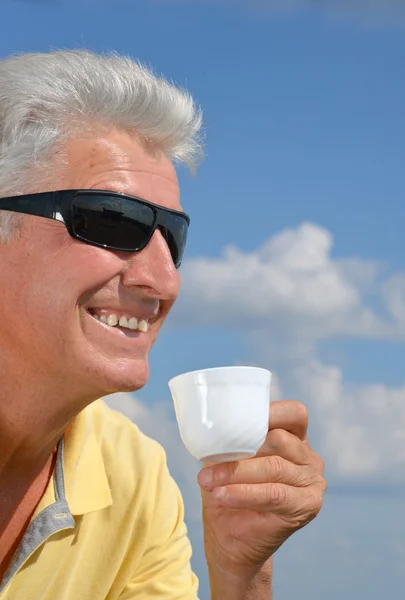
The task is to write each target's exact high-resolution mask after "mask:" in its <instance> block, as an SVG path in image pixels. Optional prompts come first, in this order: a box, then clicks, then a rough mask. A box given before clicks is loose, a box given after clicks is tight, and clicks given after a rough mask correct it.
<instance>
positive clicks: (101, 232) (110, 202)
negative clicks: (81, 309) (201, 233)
mask: <svg viewBox="0 0 405 600" xmlns="http://www.w3.org/2000/svg"><path fill="white" fill-rule="evenodd" d="M0 210H10V211H13V212H17V213H24V214H27V215H35V216H38V217H46V218H48V219H55V220H56V221H60V222H62V223H64V224H65V226H66V229H67V230H68V232H69V234H70V235H71V236H72V237H73V238H76V239H78V240H81V241H82V242H86V243H87V244H92V245H93V246H99V247H100V248H108V249H109V250H118V251H122V252H139V251H140V250H142V249H143V248H145V246H146V245H147V244H148V243H149V242H150V240H151V238H152V235H153V233H154V232H155V230H156V229H159V231H160V232H161V234H162V235H163V237H164V239H165V240H166V243H167V246H168V248H169V250H170V254H171V256H172V259H173V263H174V265H175V266H176V268H177V269H178V268H179V267H180V264H181V261H182V259H183V254H184V250H185V246H186V240H187V231H188V226H189V224H190V217H189V216H188V215H187V214H186V213H184V212H181V211H178V210H172V209H169V208H163V207H162V206H159V205H157V204H153V203H152V202H147V201H146V200H142V199H141V198H137V197H135V196H129V195H127V194H119V193H117V192H108V191H104V190H61V191H57V192H41V193H39V194H26V195H23V196H13V197H10V198H0Z"/></svg>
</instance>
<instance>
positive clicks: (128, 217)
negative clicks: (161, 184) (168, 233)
mask: <svg viewBox="0 0 405 600" xmlns="http://www.w3.org/2000/svg"><path fill="white" fill-rule="evenodd" d="M155 219H156V217H155V213H154V211H153V209H152V208H151V207H150V206H148V205H147V204H141V203H138V202H136V201H132V200H128V199H126V198H119V197H117V196H108V195H103V194H100V195H99V194H78V195H77V196H76V197H75V198H74V200H73V204H72V221H73V231H74V233H75V234H76V235H77V236H79V237H80V238H81V239H82V240H85V241H87V242H90V243H95V244H99V245H101V246H105V247H107V248H108V247H110V248H113V249H120V250H129V251H132V252H136V251H137V250H140V249H141V248H143V247H144V246H145V245H146V244H147V243H148V241H149V239H150V237H151V232H152V231H153V227H154V224H155Z"/></svg>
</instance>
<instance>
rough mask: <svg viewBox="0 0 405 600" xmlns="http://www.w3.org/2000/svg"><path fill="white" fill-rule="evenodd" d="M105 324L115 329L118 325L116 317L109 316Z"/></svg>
mask: <svg viewBox="0 0 405 600" xmlns="http://www.w3.org/2000/svg"><path fill="white" fill-rule="evenodd" d="M107 323H108V325H110V327H115V326H116V325H118V318H117V315H110V316H109V317H108V319H107Z"/></svg>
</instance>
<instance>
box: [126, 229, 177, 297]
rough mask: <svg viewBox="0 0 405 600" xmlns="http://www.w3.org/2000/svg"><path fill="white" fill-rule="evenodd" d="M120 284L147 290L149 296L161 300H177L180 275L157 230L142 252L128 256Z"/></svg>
mask: <svg viewBox="0 0 405 600" xmlns="http://www.w3.org/2000/svg"><path fill="white" fill-rule="evenodd" d="M122 283H123V285H125V286H127V287H131V286H137V287H141V288H143V289H145V290H148V289H149V291H150V293H151V295H154V296H156V297H159V298H162V299H167V300H175V299H176V298H177V296H178V293H179V290H180V275H179V272H178V270H177V269H176V267H175V265H174V263H173V259H172V255H171V253H170V250H169V247H168V245H167V243H166V241H165V239H164V237H163V236H162V234H161V232H160V231H159V230H158V229H157V230H156V231H155V232H154V234H153V236H152V239H151V240H150V242H149V243H148V244H147V246H145V248H144V249H143V250H141V251H139V252H134V253H133V254H128V258H127V266H126V269H125V272H124V274H123V276H122Z"/></svg>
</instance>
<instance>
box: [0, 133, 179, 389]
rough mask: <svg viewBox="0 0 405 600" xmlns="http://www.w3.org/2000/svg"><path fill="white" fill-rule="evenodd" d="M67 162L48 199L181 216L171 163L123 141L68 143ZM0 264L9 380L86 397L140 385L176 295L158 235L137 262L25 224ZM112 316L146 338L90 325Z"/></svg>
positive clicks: (59, 228)
mask: <svg viewBox="0 0 405 600" xmlns="http://www.w3.org/2000/svg"><path fill="white" fill-rule="evenodd" d="M67 157H68V160H67V166H64V167H63V168H60V167H59V168H57V167H55V172H56V174H57V184H55V185H54V186H53V187H54V189H103V190H111V191H115V192H123V193H126V194H131V195H133V196H138V197H140V198H143V199H145V200H149V201H151V202H154V203H155V204H160V205H162V206H164V207H167V208H173V209H177V210H181V206H180V200H179V188H178V183H177V177H176V173H175V169H174V167H173V166H172V164H171V163H170V161H169V160H168V159H167V158H166V157H165V156H163V155H162V154H155V155H151V154H150V152H148V151H147V150H146V149H145V147H144V146H143V145H142V144H141V143H140V142H138V141H136V140H134V139H133V138H130V137H129V136H128V134H126V133H123V132H119V131H117V130H111V131H109V132H108V133H104V134H103V135H100V136H99V137H94V138H92V139H72V140H70V141H69V142H68V143H67ZM41 191H46V190H41ZM0 256H1V261H0V281H1V282H2V291H1V293H0V316H1V319H0V337H1V346H2V348H3V350H1V348H0V359H1V358H2V356H3V357H5V359H6V362H7V364H8V365H9V367H11V368H13V369H15V370H16V372H15V377H16V378H19V377H21V378H22V382H24V380H25V379H28V380H29V379H30V378H31V381H33V382H34V383H35V381H36V379H35V378H37V380H38V378H40V379H39V381H41V380H45V381H49V382H52V383H56V382H58V384H59V385H60V387H61V388H62V389H63V386H66V385H68V386H70V387H69V389H71V390H72V391H73V392H74V393H77V394H80V393H82V394H83V395H86V396H87V395H89V396H91V395H92V394H99V395H100V396H101V395H104V394H107V393H110V392H115V391H119V390H136V389H139V388H141V387H142V386H143V385H144V384H145V383H146V381H147V379H148V376H149V366H148V353H149V350H150V348H151V345H152V344H153V342H154V341H155V339H156V336H157V334H158V332H159V329H160V327H161V325H162V323H163V321H164V319H165V317H166V316H167V314H168V312H169V310H170V308H171V307H172V305H173V303H174V301H175V299H176V297H177V295H178V292H179V287H180V278H179V274H178V271H177V270H176V268H175V266H174V264H173V261H172V258H171V255H170V252H169V249H168V247H167V245H166V242H165V241H164V239H163V237H162V235H161V233H160V232H159V231H158V230H157V231H155V233H154V235H153V238H152V240H151V241H150V243H149V244H148V245H147V246H146V248H145V249H144V250H142V251H141V252H137V253H127V252H115V251H111V250H105V249H102V248H97V247H94V246H91V245H89V244H86V243H83V242H80V241H79V240H75V239H73V238H71V237H70V236H69V234H68V232H67V230H66V227H65V226H64V225H63V224H62V223H58V222H57V221H54V220H50V219H45V218H40V217H35V216H24V218H23V225H22V228H21V232H20V234H19V235H18V236H17V237H16V239H13V240H12V242H11V243H9V244H6V245H2V246H0ZM111 314H115V315H116V316H117V317H118V318H120V317H121V316H125V317H126V318H127V319H129V318H130V317H135V318H137V319H138V321H141V320H144V321H147V322H148V331H147V332H146V333H145V332H134V331H130V330H128V329H124V328H122V329H121V328H119V327H112V326H109V325H108V324H105V323H103V322H102V321H100V320H99V319H98V318H95V316H97V315H98V316H100V315H103V316H104V317H105V318H108V316H110V315H111ZM144 328H145V327H144ZM0 369H1V367H0ZM32 378H34V379H32ZM27 384H29V383H28V382H27Z"/></svg>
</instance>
